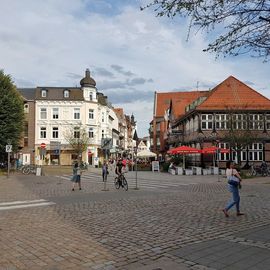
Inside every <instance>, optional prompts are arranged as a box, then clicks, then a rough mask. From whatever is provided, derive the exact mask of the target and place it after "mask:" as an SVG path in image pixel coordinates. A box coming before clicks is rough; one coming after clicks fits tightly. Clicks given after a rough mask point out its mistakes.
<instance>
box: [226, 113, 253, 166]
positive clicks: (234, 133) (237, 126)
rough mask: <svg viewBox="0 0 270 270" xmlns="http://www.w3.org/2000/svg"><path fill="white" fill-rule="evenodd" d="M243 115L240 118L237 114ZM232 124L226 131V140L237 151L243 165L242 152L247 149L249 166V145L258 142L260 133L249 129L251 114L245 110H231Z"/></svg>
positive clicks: (239, 161)
mask: <svg viewBox="0 0 270 270" xmlns="http://www.w3.org/2000/svg"><path fill="white" fill-rule="evenodd" d="M239 114H240V115H241V116H242V118H243V119H241V120H238V118H237V116H238V115H239ZM229 115H230V124H229V129H228V130H227V131H226V132H225V135H224V141H226V142H228V143H229V144H230V147H231V148H232V150H233V151H235V152H236V155H237V160H238V163H239V164H240V165H241V152H242V151H246V153H247V160H246V166H248V146H250V145H251V144H252V143H254V142H256V141H257V139H258V133H257V132H256V131H253V130H250V129H249V114H248V113H247V112H245V111H239V110H238V111H233V110H231V111H230V112H229Z"/></svg>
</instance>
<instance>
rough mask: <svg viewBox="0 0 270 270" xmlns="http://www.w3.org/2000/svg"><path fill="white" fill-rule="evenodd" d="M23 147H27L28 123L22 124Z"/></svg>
mask: <svg viewBox="0 0 270 270" xmlns="http://www.w3.org/2000/svg"><path fill="white" fill-rule="evenodd" d="M23 145H24V147H27V146H28V123H27V122H26V123H24V143H23Z"/></svg>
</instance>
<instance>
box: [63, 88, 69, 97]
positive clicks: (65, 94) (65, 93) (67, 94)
mask: <svg viewBox="0 0 270 270" xmlns="http://www.w3.org/2000/svg"><path fill="white" fill-rule="evenodd" d="M64 98H69V90H65V91H64Z"/></svg>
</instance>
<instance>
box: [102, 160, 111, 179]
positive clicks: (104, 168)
mask: <svg viewBox="0 0 270 270" xmlns="http://www.w3.org/2000/svg"><path fill="white" fill-rule="evenodd" d="M108 174H109V171H108V164H107V162H106V160H104V162H103V165H102V180H103V182H104V181H107V175H108Z"/></svg>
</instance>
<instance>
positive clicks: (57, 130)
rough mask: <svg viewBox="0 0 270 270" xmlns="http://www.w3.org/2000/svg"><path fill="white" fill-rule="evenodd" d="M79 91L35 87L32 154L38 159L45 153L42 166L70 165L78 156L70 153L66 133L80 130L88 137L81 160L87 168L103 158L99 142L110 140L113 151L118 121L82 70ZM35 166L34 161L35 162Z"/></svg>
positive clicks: (90, 79)
mask: <svg viewBox="0 0 270 270" xmlns="http://www.w3.org/2000/svg"><path fill="white" fill-rule="evenodd" d="M80 83H81V87H80V88H69V87H37V89H36V99H35V100H36V103H35V104H36V105H35V107H36V119H35V149H36V151H35V153H36V160H37V161H38V160H39V159H40V156H42V154H45V150H41V144H46V154H45V155H44V156H45V159H44V160H45V161H42V163H44V162H45V163H46V164H62V165H70V164H71V163H72V162H73V160H75V159H77V158H78V157H77V156H76V155H75V154H74V151H73V149H72V148H71V147H70V145H69V142H68V140H67V134H70V133H72V130H73V132H74V136H76V132H77V131H76V130H78V129H79V127H82V128H83V129H85V130H86V132H87V133H88V136H89V145H88V147H87V151H85V152H84V153H83V154H82V160H83V161H86V162H87V163H89V164H90V165H95V161H97V160H98V159H99V158H101V157H102V156H104V155H103V154H104V151H103V150H102V149H101V143H102V139H104V138H105V139H108V138H111V139H112V144H113V145H112V147H115V148H116V143H117V141H118V140H117V136H118V135H117V132H118V118H117V116H116V115H115V112H114V110H113V108H112V106H111V105H110V104H109V103H108V101H107V97H105V96H104V95H103V94H101V93H98V92H97V89H96V82H95V81H94V79H93V78H91V76H90V71H89V70H86V73H85V77H84V78H83V79H82V80H81V82H80ZM37 163H38V162H37Z"/></svg>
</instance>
